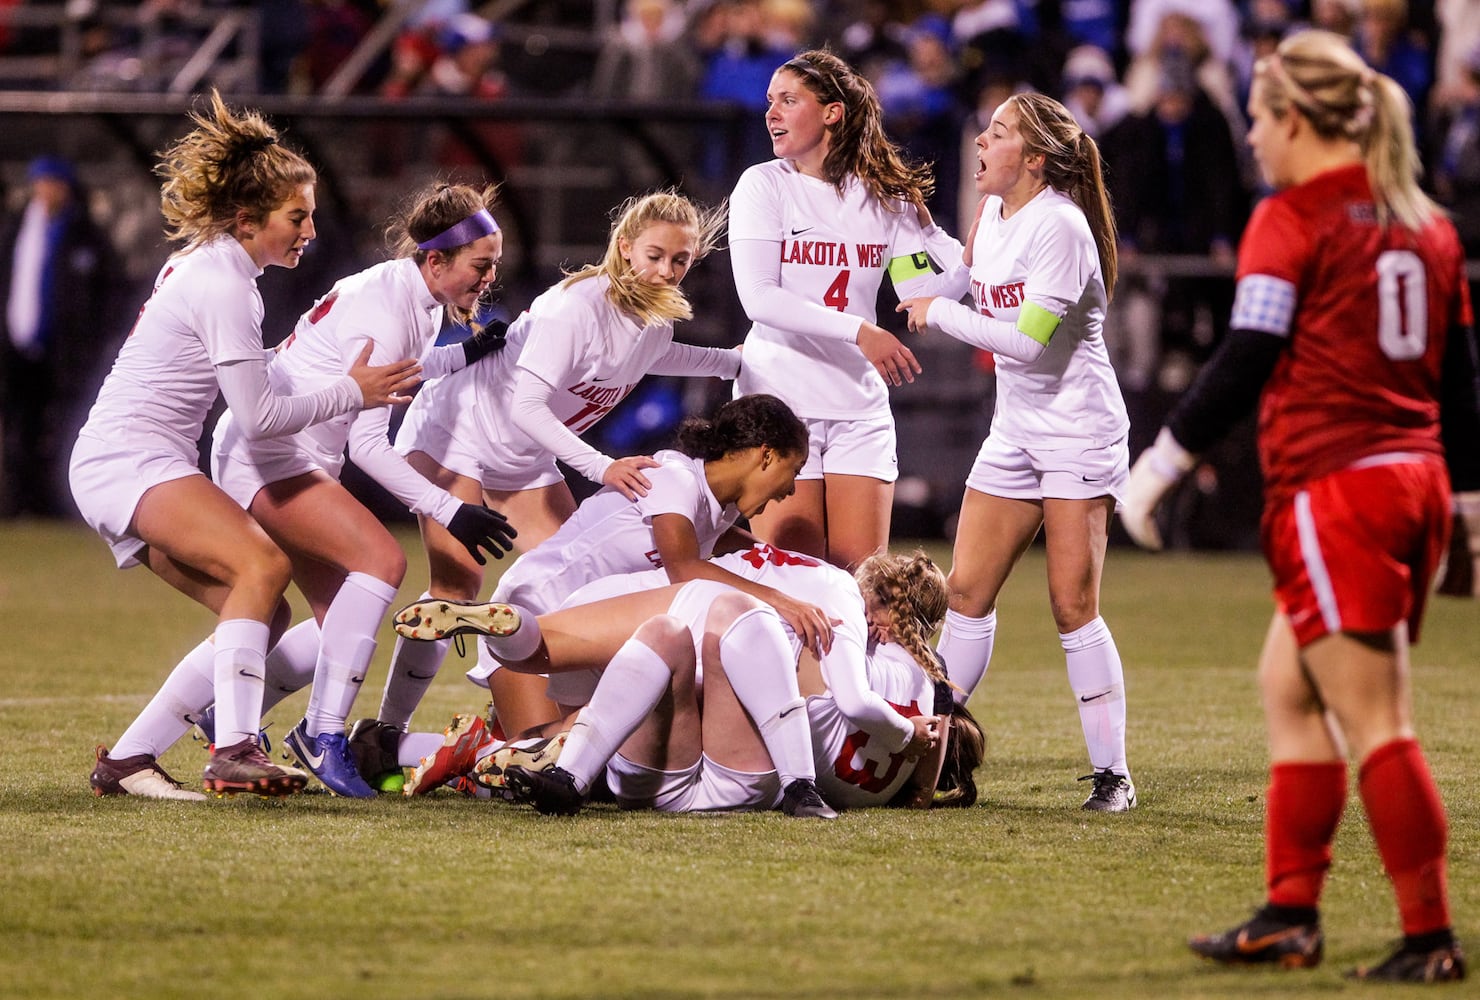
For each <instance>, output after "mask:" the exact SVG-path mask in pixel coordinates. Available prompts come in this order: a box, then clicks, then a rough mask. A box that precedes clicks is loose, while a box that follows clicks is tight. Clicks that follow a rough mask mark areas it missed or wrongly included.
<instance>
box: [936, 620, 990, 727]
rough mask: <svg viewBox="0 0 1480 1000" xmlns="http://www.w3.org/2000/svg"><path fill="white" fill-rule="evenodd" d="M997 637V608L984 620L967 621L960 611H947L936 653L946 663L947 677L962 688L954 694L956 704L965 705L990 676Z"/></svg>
mask: <svg viewBox="0 0 1480 1000" xmlns="http://www.w3.org/2000/svg"><path fill="white" fill-rule="evenodd" d="M996 637H997V609H995V608H993V609H992V610H991V611H990V612H988V613H987V617H985V618H968V617H967V616H966V615H963V614H961V613H960V612H959V611H947V612H946V622H945V625H944V626H942V627H941V630H940V641H939V642H937V643H936V644H935V651H936V652H937V653H939V654H940V658H941V659H942V660H945V661H946V676H947V677H949V678H950V679H951V683H953V684H955V685H956V686H957V687H958V688H960V690H959V691H953V692H951V693H952V695H953V696H954V697H955V699H956V704H958V705H964V704H966V699H968V698H970V697H971V694H972V692H973V691H975V690H976V689H977V686H978V685H980V684H981V682H982V678H984V677H986V676H987V664H988V663H990V662H991V660H992V643H993V641H994V640H995V639H996Z"/></svg>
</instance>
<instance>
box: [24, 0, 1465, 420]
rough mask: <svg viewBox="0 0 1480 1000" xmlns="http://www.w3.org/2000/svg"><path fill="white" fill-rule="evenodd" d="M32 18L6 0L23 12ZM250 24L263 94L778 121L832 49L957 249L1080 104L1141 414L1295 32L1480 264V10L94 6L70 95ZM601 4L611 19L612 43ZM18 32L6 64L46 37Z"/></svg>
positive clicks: (1216, 306) (701, 168) (1219, 267)
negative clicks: (1354, 72)
mask: <svg viewBox="0 0 1480 1000" xmlns="http://www.w3.org/2000/svg"><path fill="white" fill-rule="evenodd" d="M15 3H16V0H0V14H3V9H4V7H6V6H14V5H15ZM238 7H250V8H251V9H252V10H254V11H255V12H256V15H257V22H256V23H257V35H256V39H257V44H258V46H259V52H258V54H257V59H256V62H255V66H256V79H255V87H256V89H257V90H258V91H259V92H261V93H291V94H312V93H318V92H321V91H323V90H324V88H326V87H332V86H333V85H334V81H336V80H337V81H338V84H339V85H340V86H341V87H344V88H347V89H348V90H349V91H350V92H353V93H357V94H363V95H379V96H381V97H383V98H385V99H387V100H402V99H406V98H412V97H422V96H442V97H462V98H467V99H470V100H476V101H485V102H497V101H500V100H504V99H507V98H510V97H544V98H549V97H556V98H579V99H588V100H616V101H623V100H625V101H641V102H664V101H682V102H693V101H724V102H730V103H734V104H738V105H740V106H742V107H745V108H747V109H750V110H751V111H753V112H754V114H755V115H756V116H757V121H759V116H760V115H761V113H762V111H763V109H764V107H765V93H766V88H767V85H768V82H769V79H770V76H771V73H772V71H773V70H774V69H775V68H776V66H778V65H779V64H780V63H782V62H784V61H785V60H786V59H788V58H789V57H790V56H791V55H792V54H793V53H795V52H796V51H798V50H799V49H802V48H805V47H811V46H815V45H827V46H829V47H831V48H832V49H833V50H834V51H835V52H837V53H838V54H840V55H842V56H843V57H845V58H846V59H848V60H849V61H850V62H851V63H852V64H853V65H854V66H856V67H857V68H858V69H860V70H861V71H862V72H864V73H865V74H866V75H867V76H868V77H869V78H870V79H871V80H872V81H873V82H874V85H875V87H876V88H877V90H878V93H879V96H880V98H881V101H882V104H883V107H884V110H885V115H886V123H885V124H886V128H887V130H888V132H889V133H890V135H891V136H892V137H893V138H894V139H895V140H896V141H898V142H900V143H901V144H902V145H903V146H904V147H905V148H906V150H907V151H908V152H909V153H910V154H912V155H913V156H915V157H917V158H919V159H922V160H927V161H930V162H932V163H933V164H934V165H935V170H936V177H937V190H936V194H935V196H934V198H933V200H932V203H931V206H930V207H931V209H932V211H933V212H934V213H935V215H936V217H937V219H939V220H940V221H941V222H943V223H945V224H946V225H948V226H952V227H954V228H955V231H956V232H958V233H964V232H966V230H967V229H968V227H969V224H970V219H971V213H972V211H973V208H974V201H975V199H974V196H973V194H972V190H973V189H972V177H971V175H972V172H973V171H974V169H975V150H974V147H973V140H974V138H975V136H976V134H977V133H978V132H979V131H980V130H981V128H982V126H983V124H984V123H985V122H986V120H987V119H988V118H989V117H990V115H991V112H992V110H993V109H994V108H995V107H996V106H997V105H998V104H999V103H1000V102H1001V101H1002V100H1003V99H1004V98H1005V97H1006V96H1007V95H1009V94H1011V93H1013V92H1015V91H1019V90H1024V89H1034V90H1039V91H1043V92H1045V93H1049V94H1052V95H1054V96H1056V97H1059V98H1060V99H1062V100H1063V101H1064V103H1065V104H1067V105H1068V106H1069V107H1070V108H1071V110H1073V111H1074V113H1075V115H1076V116H1077V117H1078V118H1079V120H1080V121H1081V122H1082V124H1083V125H1084V126H1085V128H1086V130H1087V131H1089V132H1090V133H1091V134H1092V135H1094V136H1095V137H1096V139H1097V140H1098V141H1099V143H1100V145H1101V148H1102V152H1103V155H1104V161H1105V165H1106V173H1107V181H1108V184H1109V188H1110V192H1111V196H1112V199H1113V203H1114V207H1115V213H1116V221H1117V225H1118V228H1119V232H1120V237H1121V241H1122V243H1121V253H1122V258H1121V259H1122V264H1123V267H1122V273H1123V275H1124V276H1125V278H1124V281H1123V282H1122V285H1121V288H1120V289H1119V292H1118V294H1117V296H1116V300H1115V303H1114V309H1113V312H1112V315H1111V317H1110V318H1109V322H1108V324H1107V327H1108V331H1109V332H1110V333H1111V336H1110V338H1109V339H1110V342H1111V344H1112V345H1113V348H1114V350H1115V351H1116V357H1115V359H1114V360H1115V364H1116V368H1117V372H1118V374H1119V376H1120V378H1121V381H1122V385H1123V387H1124V389H1125V390H1126V392H1127V394H1128V396H1129V397H1132V399H1134V397H1135V396H1136V394H1138V393H1140V394H1148V395H1151V396H1164V395H1166V394H1175V393H1176V392H1178V391H1179V390H1180V389H1181V388H1183V387H1184V386H1185V385H1186V383H1187V381H1188V380H1189V379H1190V377H1191V375H1192V373H1194V372H1195V371H1196V369H1197V367H1198V366H1199V365H1200V364H1201V363H1202V362H1203V361H1205V360H1206V359H1207V357H1208V356H1209V355H1210V354H1211V352H1212V350H1213V348H1214V347H1215V346H1216V344H1217V343H1218V340H1219V338H1220V336H1221V334H1222V332H1223V330H1224V328H1225V327H1226V324H1227V318H1228V315H1229V311H1230V306H1231V299H1232V282H1231V281H1230V280H1228V279H1229V275H1230V274H1231V270H1232V263H1233V253H1234V247H1235V246H1236V245H1237V242H1238V237H1239V234H1240V233H1241V231H1242V227H1243V225H1244V223H1245V221H1246V219H1247V218H1248V214H1249V212H1250V210H1251V208H1252V206H1253V204H1254V203H1255V201H1257V199H1258V198H1259V197H1260V195H1261V193H1262V191H1261V186H1260V180H1259V178H1258V176H1257V172H1256V171H1255V169H1254V167H1253V164H1252V162H1251V160H1250V157H1249V155H1248V153H1247V149H1246V146H1245V143H1244V141H1243V139H1244V134H1245V132H1246V131H1247V127H1248V120H1247V115H1246V111H1245V103H1246V99H1247V96H1248V87H1249V80H1250V76H1251V71H1252V67H1253V64H1254V62H1255V60H1256V59H1258V58H1259V56H1260V55H1261V54H1262V53H1264V52H1267V51H1269V50H1271V49H1272V48H1273V47H1274V46H1275V45H1276V44H1277V43H1278V41H1279V40H1280V38H1281V37H1283V35H1284V34H1285V33H1287V32H1289V31H1291V30H1293V29H1296V28H1301V27H1307V26H1315V27H1320V28H1325V29H1328V30H1331V31H1335V32H1338V33H1340V34H1342V35H1344V36H1346V37H1347V38H1349V39H1350V40H1351V44H1352V45H1353V46H1354V47H1355V48H1357V49H1358V50H1359V51H1360V52H1361V53H1362V55H1363V56H1364V58H1365V59H1366V60H1367V61H1368V62H1369V63H1370V64H1371V65H1372V66H1374V67H1376V68H1378V69H1380V70H1381V71H1383V72H1384V73H1386V74H1388V75H1389V76H1392V77H1393V78H1394V79H1396V80H1398V81H1399V82H1400V83H1401V84H1402V85H1403V87H1404V88H1405V89H1406V90H1407V92H1408V94H1409V96H1410V98H1411V99H1412V101H1413V104H1414V107H1415V118H1414V121H1415V128H1416V129H1417V130H1418V133H1419V134H1418V136H1417V138H1418V144H1419V148H1420V150H1421V151H1422V153H1423V158H1424V168H1425V171H1426V174H1425V177H1424V183H1425V186H1426V187H1427V188H1428V189H1429V190H1430V191H1431V192H1432V193H1433V194H1434V195H1435V196H1436V197H1437V199H1438V200H1439V201H1440V203H1441V204H1443V205H1445V206H1446V207H1447V208H1448V209H1450V210H1451V211H1452V213H1453V215H1454V219H1455V222H1456V224H1457V226H1458V228H1459V231H1460V235H1461V237H1462V239H1463V240H1464V242H1465V246H1466V250H1467V252H1468V254H1469V255H1470V256H1471V257H1480V0H622V2H620V4H617V3H614V4H612V5H610V6H608V7H606V8H601V5H595V6H594V7H593V5H592V4H590V3H574V2H564V0H545V2H541V3H537V4H481V5H480V4H476V3H470V2H468V0H428V2H426V3H421V4H416V3H405V2H390V0H257V2H254V3H251V4H243V3H239V2H232V0H144V2H143V3H138V4H135V3H129V4H122V3H115V2H112V0H71V2H70V3H68V4H67V5H66V9H67V12H68V16H69V17H71V18H73V28H74V37H76V38H79V39H80V42H77V43H76V44H75V46H74V47H76V48H77V49H78V50H79V51H78V55H79V58H80V59H81V60H82V62H81V64H80V65H81V69H79V71H78V73H77V76H76V79H75V80H73V81H72V84H71V85H73V86H77V87H79V88H84V89H99V88H107V87H113V88H115V89H124V88H127V87H128V86H129V81H131V80H137V79H138V76H137V66H138V65H139V63H140V60H141V58H143V55H144V54H145V50H146V49H147V50H148V52H149V53H152V56H151V58H155V59H156V62H157V61H158V56H159V53H160V52H161V51H166V52H167V51H169V50H170V46H171V45H174V46H175V47H176V48H177V49H178V51H179V52H180V53H182V54H188V53H190V52H193V51H194V50H195V48H196V47H198V46H199V45H200V44H201V41H202V40H203V39H204V38H205V37H206V35H207V34H208V33H209V32H210V31H211V30H212V24H213V16H215V15H220V14H223V13H225V12H227V11H229V10H231V9H233V8H238ZM593 9H596V10H599V9H605V10H608V11H610V12H611V14H612V16H613V21H612V23H611V24H610V25H608V26H606V27H605V28H604V29H602V28H598V27H593ZM490 14H492V15H494V16H492V17H491V16H490ZM495 18H496V19H495ZM5 23H6V22H5V20H4V18H3V17H0V54H3V53H6V52H11V53H24V52H25V51H26V50H27V49H28V48H34V47H36V46H38V45H44V44H47V42H46V41H45V40H44V39H38V37H37V35H36V34H35V31H36V29H26V30H22V29H20V28H16V27H14V26H12V27H10V28H6V27H5ZM392 29H393V30H392ZM382 35H384V39H385V44H383V45H379V46H376V45H373V44H372V45H369V46H366V47H365V48H367V49H368V50H369V51H371V52H373V54H374V58H373V59H370V60H368V61H364V62H363V63H362V64H360V65H354V62H355V61H354V60H351V55H352V54H354V53H356V52H357V50H360V49H361V48H362V43H364V42H365V41H366V39H370V40H371V41H372V42H373V41H374V40H375V39H377V38H378V37H380V36H382ZM347 63H349V64H350V65H351V66H352V69H353V72H347V71H346V65H347ZM131 67H132V68H131ZM211 82H215V81H211ZM135 89H138V87H135ZM480 129H481V130H482V131H483V132H485V133H486V134H485V138H486V140H487V142H488V145H489V147H490V148H494V149H497V150H498V152H499V156H500V159H501V161H502V162H504V163H508V164H513V163H518V162H520V160H521V156H522V155H523V151H522V148H521V147H522V144H523V143H524V142H525V138H524V137H523V135H522V134H521V130H520V128H519V127H518V126H517V125H514V124H509V123H489V124H487V125H484V126H480ZM653 134H654V135H655V136H656V137H657V138H658V140H659V141H660V142H662V143H664V144H665V146H666V147H667V149H668V152H669V154H670V155H671V156H672V157H673V158H674V160H675V161H677V162H681V163H691V164H693V166H694V169H695V170H696V172H699V173H702V175H703V176H705V177H708V178H717V177H721V175H722V174H723V173H724V171H725V170H726V169H730V168H732V167H733V166H734V164H731V163H728V162H727V163H719V162H717V160H718V158H722V157H731V158H734V157H735V151H733V150H730V149H728V148H726V147H725V146H724V144H722V143H705V142H703V141H701V138H702V137H699V136H696V133H695V132H694V130H692V129H686V128H673V129H671V130H669V129H665V128H664V127H663V126H662V124H661V123H657V124H655V126H654V129H653ZM745 143H746V145H745V148H743V149H741V150H739V151H738V162H739V164H740V165H742V166H743V165H744V164H748V163H753V162H758V161H760V160H763V159H766V158H768V157H769V156H770V155H771V151H770V143H769V138H768V136H767V135H766V133H765V131H764V130H763V129H762V128H760V127H756V128H754V129H753V130H748V131H747V132H746V133H745ZM402 144H404V140H401V141H400V142H398V141H393V139H392V138H388V139H387V141H386V142H385V143H384V144H382V146H380V147H378V148H377V150H376V156H377V157H378V158H380V159H383V160H385V161H386V162H385V163H384V164H382V165H383V166H385V167H386V168H387V171H388V172H393V171H394V168H395V166H396V165H397V163H399V162H400V161H401V160H404V159H405V157H406V156H407V155H409V154H408V153H407V152H406V151H405V150H404V149H402V148H401V145H402ZM460 149H462V147H461V146H457V147H456V148H449V149H448V150H447V151H445V152H444V153H439V154H437V155H438V162H439V163H444V165H445V161H447V157H449V156H450V157H455V156H458V155H462V156H466V154H465V153H460V152H459V150H460ZM708 158H715V159H716V162H713V163H710V162H707V159H708ZM633 176H635V177H638V178H639V179H640V176H641V175H640V174H636V173H634V174H633ZM1169 258H1174V259H1175V260H1176V261H1177V262H1179V263H1178V266H1176V267H1167V266H1165V262H1166V261H1167V260H1168V259H1169ZM1151 405H1157V404H1154V403H1153V404H1151ZM1153 416H1154V414H1153Z"/></svg>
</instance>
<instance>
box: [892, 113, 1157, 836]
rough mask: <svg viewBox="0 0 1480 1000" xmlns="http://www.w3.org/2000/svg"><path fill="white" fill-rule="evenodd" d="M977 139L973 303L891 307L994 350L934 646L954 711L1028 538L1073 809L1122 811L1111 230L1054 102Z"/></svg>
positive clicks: (1117, 403)
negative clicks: (1104, 601) (1043, 604)
mask: <svg viewBox="0 0 1480 1000" xmlns="http://www.w3.org/2000/svg"><path fill="white" fill-rule="evenodd" d="M976 143H977V147H978V149H979V159H980V169H979V170H978V171H977V173H976V187H977V190H978V191H979V192H980V193H981V194H982V195H984V196H985V199H984V201H983V204H982V209H981V214H980V218H979V219H978V222H977V225H976V229H975V233H974V236H973V238H972V240H971V246H970V251H969V257H968V262H967V263H966V264H965V265H964V266H963V268H962V269H960V270H958V272H957V274H958V276H959V278H960V284H959V285H957V286H956V287H955V288H953V289H952V291H955V292H958V293H965V292H966V291H967V290H968V286H969V290H970V293H971V297H972V305H971V306H970V307H968V306H965V305H962V304H961V303H960V302H959V301H954V300H953V299H952V298H948V297H939V298H912V299H906V300H904V301H903V302H902V303H901V304H900V307H899V308H900V309H901V310H902V311H906V312H908V313H909V322H910V327H911V329H913V330H916V331H921V330H924V329H925V328H927V327H928V328H934V329H939V330H943V331H945V332H946V333H949V334H950V335H952V336H954V337H958V338H960V339H961V340H964V341H966V342H967V343H970V344H973V345H975V346H977V347H980V348H983V349H985V350H989V351H991V352H992V353H993V354H994V355H996V357H997V401H996V408H995V410H994V412H993V415H992V429H991V432H990V433H989V434H988V435H987V440H986V442H985V443H984V444H983V445H982V449H981V452H980V453H979V454H978V455H977V459H976V464H975V466H974V467H973V468H972V470H971V474H970V476H969V477H968V478H967V480H966V494H965V497H964V499H963V500H962V502H961V515H960V520H959V522H958V523H959V527H958V528H957V532H956V541H955V549H954V551H953V554H952V560H951V573H950V577H949V580H950V589H951V610H950V611H949V612H948V613H947V615H946V621H945V628H944V631H943V632H942V634H941V639H940V643H939V646H938V649H939V651H940V653H941V655H942V657H943V658H944V659H945V661H946V667H947V669H948V670H949V671H950V676H951V680H952V681H954V682H955V683H956V684H957V686H958V687H959V689H960V692H959V697H961V698H962V699H963V700H964V699H965V698H966V697H969V696H970V693H971V692H972V691H974V690H975V689H976V687H977V685H978V684H980V683H981V680H982V678H983V676H984V675H985V674H986V670H987V663H988V660H989V659H990V658H991V654H992V643H993V639H994V637H995V634H996V627H997V618H996V604H997V595H998V593H999V592H1000V590H1001V588H1002V585H1003V583H1004V582H1005V581H1006V580H1007V577H1008V574H1009V573H1011V572H1012V568H1013V566H1014V565H1016V563H1017V561H1018V559H1019V558H1021V556H1022V554H1023V552H1025V551H1026V550H1027V548H1028V545H1029V544H1030V543H1031V542H1032V540H1033V538H1034V536H1035V535H1037V534H1038V531H1039V529H1040V528H1041V529H1042V530H1043V532H1044V535H1045V537H1046V539H1047V545H1048V588H1049V604H1050V606H1051V608H1052V610H1053V615H1054V621H1055V622H1056V623H1057V625H1058V631H1059V640H1060V642H1061V644H1062V645H1063V648H1064V655H1065V658H1066V661H1067V664H1068V672H1069V686H1070V687H1071V688H1072V689H1073V692H1074V697H1075V700H1076V704H1077V706H1078V709H1079V717H1080V725H1081V727H1082V728H1083V730H1084V740H1085V744H1086V746H1087V747H1088V749H1089V757H1090V764H1091V766H1092V774H1090V775H1088V776H1086V778H1085V779H1083V780H1092V781H1093V783H1094V785H1093V791H1092V792H1091V794H1090V796H1089V797H1088V799H1087V800H1086V801H1085V802H1084V808H1086V809H1091V810H1097V811H1102V812H1124V811H1125V810H1127V809H1130V808H1132V807H1133V806H1134V805H1135V804H1136V792H1135V785H1134V784H1133V783H1132V782H1131V775H1130V768H1129V767H1128V765H1127V764H1126V749H1125V719H1126V710H1125V679H1124V674H1123V671H1122V668H1121V663H1120V654H1119V653H1118V652H1117V651H1116V648H1115V640H1114V638H1113V637H1112V636H1111V634H1110V629H1109V627H1108V626H1107V625H1106V624H1105V621H1104V619H1103V618H1101V617H1100V610H1099V600H1100V576H1101V571H1102V569H1103V566H1104V561H1105V544H1106V537H1107V534H1108V531H1109V524H1110V516H1111V514H1112V513H1113V512H1114V510H1115V505H1116V503H1117V501H1118V500H1119V499H1120V498H1121V496H1122V495H1123V493H1124V490H1125V483H1126V480H1127V477H1128V475H1129V458H1128V452H1127V445H1126V438H1127V434H1128V431H1129V427H1130V422H1129V420H1128V419H1127V417H1126V412H1125V403H1124V401H1123V400H1122V399H1121V395H1120V388H1119V386H1118V384H1117V383H1116V380H1115V372H1114V370H1113V369H1112V368H1111V366H1110V360H1109V355H1108V353H1107V351H1106V349H1105V341H1104V337H1103V334H1102V327H1103V323H1104V317H1105V306H1106V302H1107V301H1108V297H1109V293H1110V291H1111V290H1112V289H1113V288H1114V286H1115V268H1116V256H1115V222H1114V218H1113V217H1112V215H1111V213H1110V202H1109V198H1108V197H1107V196H1106V194H1105V188H1104V183H1103V181H1102V178H1101V174H1100V158H1099V150H1098V149H1097V148H1096V146H1095V142H1094V140H1093V139H1091V138H1090V137H1089V136H1088V135H1086V134H1085V133H1084V130H1083V129H1081V128H1080V127H1079V125H1078V123H1076V122H1075V121H1074V118H1073V116H1072V115H1070V114H1069V112H1068V111H1067V110H1066V109H1065V108H1064V106H1063V105H1061V104H1059V103H1058V102H1057V101H1054V100H1052V99H1051V98H1047V97H1044V96H1042V95H1040V94H1017V95H1014V96H1013V97H1010V98H1008V99H1007V100H1006V101H1004V102H1003V103H1002V105H1001V107H999V108H998V109H997V110H996V112H995V113H994V114H993V116H992V120H991V123H990V124H989V125H988V126H987V128H986V130H985V131H984V132H982V134H981V135H980V136H978V137H977V140H976ZM968 268H969V273H968V271H967V269H968Z"/></svg>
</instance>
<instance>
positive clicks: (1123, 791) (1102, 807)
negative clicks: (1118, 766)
mask: <svg viewBox="0 0 1480 1000" xmlns="http://www.w3.org/2000/svg"><path fill="white" fill-rule="evenodd" d="M1079 780H1080V781H1093V782H1094V783H1095V787H1094V791H1092V792H1090V793H1089V798H1087V799H1085V800H1084V805H1082V806H1080V808H1081V809H1088V810H1090V811H1091V812H1105V813H1123V812H1130V811H1131V810H1132V809H1134V808H1136V786H1135V785H1133V784H1131V779H1129V778H1127V777H1126V776H1125V775H1123V774H1116V773H1115V772H1114V771H1111V770H1108V769H1107V770H1104V771H1096V772H1095V773H1094V774H1086V775H1085V776H1084V777H1082V778H1080V779H1079Z"/></svg>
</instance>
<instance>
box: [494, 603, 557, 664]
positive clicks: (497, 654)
mask: <svg viewBox="0 0 1480 1000" xmlns="http://www.w3.org/2000/svg"><path fill="white" fill-rule="evenodd" d="M509 607H511V608H513V609H514V611H515V612H516V613H517V614H518V615H519V627H518V628H517V629H515V630H514V631H513V633H512V634H510V635H485V636H484V637H483V645H484V646H485V647H487V649H488V652H489V653H490V654H491V655H492V656H493V658H494V659H495V660H498V661H499V662H500V663H513V662H517V661H519V660H527V659H529V658H530V657H531V656H533V655H534V654H535V652H536V651H538V650H539V648H540V639H541V638H543V636H542V635H541V633H540V622H539V616H538V615H536V614H535V613H534V612H533V611H530V610H529V609H528V608H521V607H520V606H519V605H517V604H510V605H509Z"/></svg>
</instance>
